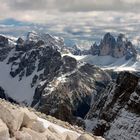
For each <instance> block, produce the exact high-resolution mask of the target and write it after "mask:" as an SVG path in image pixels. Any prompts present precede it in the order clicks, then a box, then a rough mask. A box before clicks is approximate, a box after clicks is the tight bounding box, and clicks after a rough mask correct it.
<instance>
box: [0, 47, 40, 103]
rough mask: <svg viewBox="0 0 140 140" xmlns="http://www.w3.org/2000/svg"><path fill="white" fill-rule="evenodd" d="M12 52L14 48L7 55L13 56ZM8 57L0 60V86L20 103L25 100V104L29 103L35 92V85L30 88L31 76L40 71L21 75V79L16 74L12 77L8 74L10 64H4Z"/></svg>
mask: <svg viewBox="0 0 140 140" xmlns="http://www.w3.org/2000/svg"><path fill="white" fill-rule="evenodd" d="M13 54H14V49H13V50H12V51H11V52H10V53H9V57H11V56H13ZM9 57H8V58H9ZM8 58H7V59H5V60H4V61H3V62H0V86H1V87H2V88H3V89H4V90H5V92H6V94H7V95H8V96H9V97H11V98H13V99H14V100H16V101H17V102H20V103H21V104H22V103H23V102H25V103H27V105H30V104H31V103H32V100H33V96H34V92H35V87H33V88H31V83H32V78H33V76H34V75H35V74H39V73H40V72H38V73H37V72H36V71H34V73H33V74H32V75H31V76H28V77H23V78H22V80H21V81H19V77H18V76H16V77H15V78H12V77H11V76H10V74H9V73H10V69H11V65H10V64H9V65H7V64H6V63H7V61H8Z"/></svg>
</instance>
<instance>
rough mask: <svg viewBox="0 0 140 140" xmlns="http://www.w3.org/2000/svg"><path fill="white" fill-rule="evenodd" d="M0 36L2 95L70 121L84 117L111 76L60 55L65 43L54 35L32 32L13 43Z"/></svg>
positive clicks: (0, 84)
mask: <svg viewBox="0 0 140 140" xmlns="http://www.w3.org/2000/svg"><path fill="white" fill-rule="evenodd" d="M1 38H2V39H1V40H0V42H1V44H3V45H1V47H0V48H1V52H5V53H4V55H1V61H0V67H1V68H2V69H0V78H1V81H0V87H1V91H0V92H1V96H2V97H3V98H6V99H9V100H13V101H14V102H17V103H20V104H26V105H28V106H32V107H35V108H36V109H38V110H40V111H42V112H44V113H46V114H51V115H53V116H56V117H57V118H61V119H62V120H65V121H69V122H73V118H74V117H75V116H76V117H77V116H78V117H82V118H84V117H85V115H86V113H87V112H88V110H89V108H90V104H91V102H92V99H93V98H94V95H96V94H98V93H99V91H100V90H101V89H104V88H105V87H106V85H107V84H108V83H109V82H110V80H111V78H110V76H109V75H108V74H107V73H106V72H104V71H103V70H101V69H99V68H97V67H95V66H92V65H90V64H86V63H84V62H78V61H76V60H75V59H74V58H72V57H69V56H64V57H62V56H61V53H60V50H61V48H63V47H64V43H62V42H63V41H62V40H61V39H58V38H56V37H52V36H50V35H39V34H37V33H32V32H31V33H29V34H28V35H27V38H26V40H23V39H22V38H19V39H18V40H17V41H16V42H13V43H12V45H11V44H10V43H9V40H8V38H6V37H3V36H1ZM5 40H6V41H5ZM61 41H62V42H61ZM5 50H6V51H5ZM81 109H84V110H82V111H81ZM66 114H67V115H66Z"/></svg>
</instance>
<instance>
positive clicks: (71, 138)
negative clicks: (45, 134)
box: [62, 132, 79, 140]
mask: <svg viewBox="0 0 140 140" xmlns="http://www.w3.org/2000/svg"><path fill="white" fill-rule="evenodd" d="M62 135H63V140H77V138H78V137H79V136H78V134H76V133H74V132H64V133H62Z"/></svg>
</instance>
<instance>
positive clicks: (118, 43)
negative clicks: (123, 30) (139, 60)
mask: <svg viewBox="0 0 140 140" xmlns="http://www.w3.org/2000/svg"><path fill="white" fill-rule="evenodd" d="M74 50H75V51H74ZM70 51H71V52H72V53H73V54H74V55H81V54H83V55H88V54H91V55H98V56H107V55H109V56H112V57H114V58H121V57H125V59H126V60H129V59H131V58H133V59H134V60H135V59H136V56H137V51H136V49H135V46H134V45H133V44H132V42H131V41H129V40H128V39H127V38H126V37H125V35H124V34H119V35H118V37H117V38H115V37H114V36H113V35H111V34H110V33H106V34H105V35H104V37H103V39H101V41H100V43H99V44H97V43H96V42H95V43H94V44H93V45H92V46H91V47H90V49H89V50H84V51H82V50H81V51H80V50H79V49H78V47H76V46H74V47H73V49H70Z"/></svg>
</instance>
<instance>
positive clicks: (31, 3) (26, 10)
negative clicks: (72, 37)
mask: <svg viewBox="0 0 140 140" xmlns="http://www.w3.org/2000/svg"><path fill="white" fill-rule="evenodd" d="M139 7H140V0H1V4H0V19H5V18H15V19H18V20H23V21H35V20H37V19H38V20H41V19H44V18H47V16H49V15H56V14H58V13H61V14H65V13H66V12H89V11H110V10H111V11H117V12H119V11H123V12H140V8H139Z"/></svg>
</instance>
